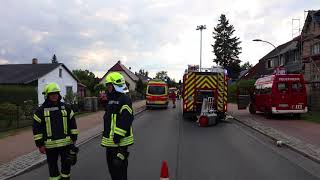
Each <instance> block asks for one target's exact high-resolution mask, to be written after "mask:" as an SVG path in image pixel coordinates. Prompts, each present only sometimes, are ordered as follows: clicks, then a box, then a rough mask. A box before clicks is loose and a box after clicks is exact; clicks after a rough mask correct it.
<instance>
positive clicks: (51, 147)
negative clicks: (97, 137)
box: [33, 83, 78, 180]
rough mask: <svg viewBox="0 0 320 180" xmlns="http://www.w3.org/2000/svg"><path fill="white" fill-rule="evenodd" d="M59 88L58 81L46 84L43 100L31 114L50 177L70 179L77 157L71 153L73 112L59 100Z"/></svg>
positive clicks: (74, 135)
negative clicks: (59, 165) (59, 162)
mask: <svg viewBox="0 0 320 180" xmlns="http://www.w3.org/2000/svg"><path fill="white" fill-rule="evenodd" d="M60 91H61V90H60V88H59V86H58V84H56V83H49V84H47V85H46V86H45V87H44V91H43V94H44V97H45V102H44V103H43V104H42V105H41V106H40V107H39V108H38V109H37V110H36V111H35V113H34V115H33V119H34V121H33V137H34V140H35V143H36V146H37V147H38V148H39V151H40V153H42V154H46V156H47V163H48V168H49V175H50V178H49V179H50V180H59V179H61V180H68V179H70V170H71V165H73V164H75V162H74V160H75V158H76V157H74V156H70V154H71V155H72V154H74V153H77V152H78V148H77V147H75V143H76V140H77V135H78V130H77V124H76V121H75V118H74V112H73V111H72V110H71V109H70V108H68V107H67V106H66V105H65V104H64V103H63V102H61V95H60ZM59 156H60V158H61V171H59V168H58V158H59Z"/></svg>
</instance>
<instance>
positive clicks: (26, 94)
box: [0, 85, 38, 104]
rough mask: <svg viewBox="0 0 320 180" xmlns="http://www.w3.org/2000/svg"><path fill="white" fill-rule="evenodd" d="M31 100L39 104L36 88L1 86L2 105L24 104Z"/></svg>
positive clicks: (0, 101)
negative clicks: (7, 103) (6, 103)
mask: <svg viewBox="0 0 320 180" xmlns="http://www.w3.org/2000/svg"><path fill="white" fill-rule="evenodd" d="M29 100H32V101H33V103H35V104H38V94H37V90H36V87H35V86H23V85H0V103H5V102H10V103H13V104H22V103H23V102H24V101H29Z"/></svg>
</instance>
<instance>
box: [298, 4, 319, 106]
mask: <svg viewBox="0 0 320 180" xmlns="http://www.w3.org/2000/svg"><path fill="white" fill-rule="evenodd" d="M301 36H302V37H303V38H302V39H303V41H302V42H303V43H302V47H303V51H302V59H303V62H304V78H305V80H306V82H307V86H306V87H307V93H308V97H309V98H308V104H309V110H311V111H319V110H320V10H317V11H308V15H307V18H306V20H305V23H304V26H303V29H302V32H301Z"/></svg>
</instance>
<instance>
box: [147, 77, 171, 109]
mask: <svg viewBox="0 0 320 180" xmlns="http://www.w3.org/2000/svg"><path fill="white" fill-rule="evenodd" d="M146 98H147V101H146V107H147V108H150V107H164V108H168V103H169V97H168V85H167V83H166V82H164V81H162V80H150V81H149V82H148V84H147V92H146Z"/></svg>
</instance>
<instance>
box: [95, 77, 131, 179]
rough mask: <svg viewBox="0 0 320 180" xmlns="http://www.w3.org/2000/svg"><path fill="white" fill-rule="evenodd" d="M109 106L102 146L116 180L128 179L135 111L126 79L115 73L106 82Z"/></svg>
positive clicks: (107, 107) (105, 115)
mask: <svg viewBox="0 0 320 180" xmlns="http://www.w3.org/2000/svg"><path fill="white" fill-rule="evenodd" d="M105 82H106V85H107V89H108V90H107V104H106V112H105V114H104V117H103V119H104V131H103V137H102V142H101V145H102V146H103V147H106V157H107V163H108V168H109V173H110V175H111V178H112V180H127V168H128V156H129V152H128V146H130V145H132V144H133V142H134V139H133V133H132V121H133V118H134V116H133V110H132V102H131V99H130V98H129V96H127V95H126V93H127V92H128V89H127V86H126V83H125V79H124V78H123V76H122V75H121V74H120V73H118V72H111V73H110V74H108V75H107V77H106V79H105Z"/></svg>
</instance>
